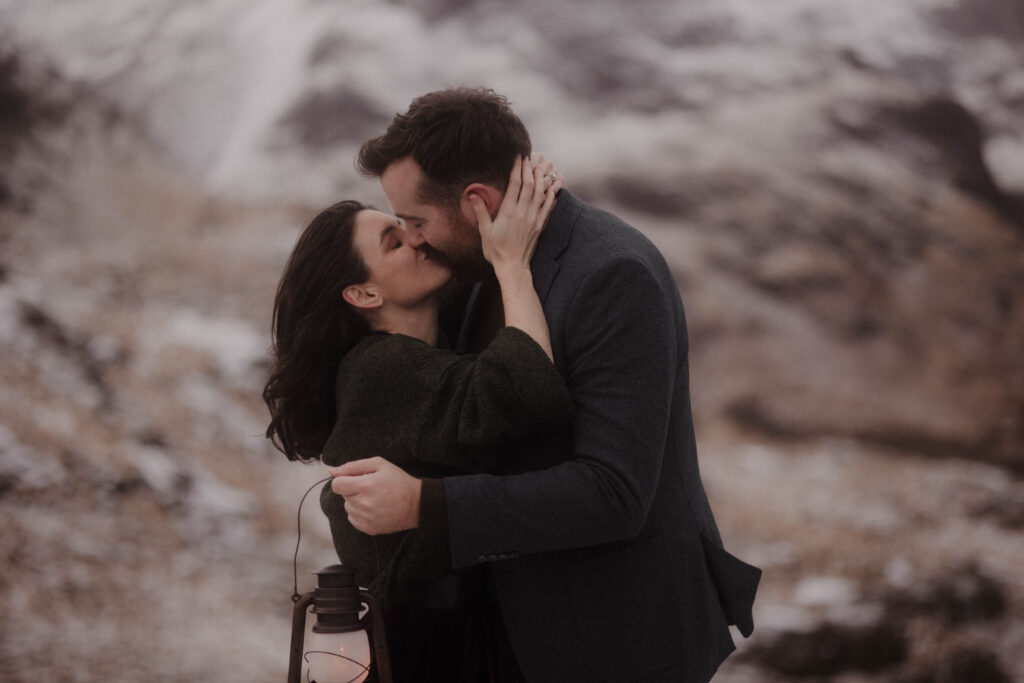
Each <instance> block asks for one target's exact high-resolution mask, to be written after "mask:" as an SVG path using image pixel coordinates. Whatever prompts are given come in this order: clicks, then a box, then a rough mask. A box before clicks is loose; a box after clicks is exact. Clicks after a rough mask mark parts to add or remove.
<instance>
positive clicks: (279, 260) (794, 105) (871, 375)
mask: <svg viewBox="0 0 1024 683" xmlns="http://www.w3.org/2000/svg"><path fill="white" fill-rule="evenodd" d="M1022 45H1024V4H1022V3H1021V2H1020V0H904V1H903V2H898V3H894V2H883V1H881V0H864V1H863V2H857V3H838V2H827V1H825V0H775V1H774V2H758V1H756V0H728V1H721V0H718V1H715V2H712V1H711V0H682V1H680V0H674V1H670V0H649V1H647V2H642V3H635V2H629V1H627V0H603V1H601V2H583V0H566V1H563V2H559V3H549V2H541V1H540V0H505V1H504V2H494V1H482V2H469V1H467V0H390V1H384V0H381V1H371V0H346V1H335V2H331V1H329V0H176V1H172V0H108V1H106V2H102V3H100V2H76V3H71V2H62V1H58V0H33V1H32V2H23V1H21V0H0V510H2V513H3V519H4V532H3V534H2V536H0V551H2V558H3V569H2V570H0V679H2V680H4V681H9V682H11V683H17V682H20V681H110V682H113V681H126V682H129V681H142V680H145V681H151V682H163V681H167V682H176V681H212V680H220V681H273V680H282V679H283V678H284V674H285V670H286V667H287V663H286V662H287V650H288V632H289V620H290V613H291V602H290V600H289V596H290V594H291V591H292V567H291V561H292V552H293V550H294V543H295V540H296V510H297V506H298V502H299V499H300V497H301V496H302V494H303V492H304V491H305V490H306V488H307V487H309V486H310V485H312V484H313V483H314V482H315V481H317V480H318V479H320V478H321V476H322V475H323V474H324V472H323V468H322V467H320V466H316V465H309V466H303V465H301V464H297V463H289V462H287V461H286V460H285V459H284V457H283V456H282V455H280V454H279V453H277V452H276V451H274V450H273V449H272V448H270V447H269V445H268V444H267V443H266V441H265V440H264V439H263V438H262V436H261V434H262V433H263V431H264V429H265V426H266V421H267V415H266V409H265V407H264V406H263V404H262V401H261V400H260V391H261V389H262V385H263V382H264V379H265V375H266V371H267V367H268V358H267V349H268V347H269V344H270V338H269V324H270V321H269V318H270V308H271V303H272V299H273V294H274V288H275V286H276V283H277V278H278V277H279V275H280V272H281V270H282V268H283V266H284V262H285V260H286V258H287V255H288V253H289V251H290V248H291V246H292V244H293V243H294V240H295V238H296V237H297V235H298V232H299V230H300V229H301V228H302V227H303V226H304V225H305V223H306V222H307V221H308V220H309V219H310V218H311V217H312V216H313V215H315V213H316V212H317V210H318V209H319V208H321V207H323V206H325V205H327V204H329V203H331V202H334V201H336V200H338V199H341V198H347V197H355V198H361V199H364V200H368V201H371V202H374V203H377V204H378V205H379V206H382V207H386V206H387V204H386V202H385V200H384V198H383V195H382V194H381V193H380V191H379V189H378V187H377V186H376V184H375V183H372V182H370V181H367V180H364V179H362V178H360V177H359V176H358V174H357V173H356V172H355V171H354V169H353V165H352V161H353V157H354V154H355V151H356V150H357V149H358V146H359V145H360V143H361V142H362V141H363V140H364V139H365V138H367V137H369V136H371V135H374V134H377V133H378V132H380V131H382V130H383V128H384V127H385V126H386V124H387V122H388V121H389V120H390V118H391V117H392V116H393V115H394V114H395V113H396V112H398V111H404V110H405V108H406V107H407V106H408V103H409V101H410V100H411V99H412V98H413V97H415V96H416V95H418V94H421V93H423V92H426V91H429V90H433V89H436V88H439V87H444V86H447V85H487V86H489V87H492V88H494V89H496V90H497V91H498V92H500V93H502V94H505V95H507V96H508V97H509V98H510V99H511V101H512V104H513V107H514V108H515V109H516V111H517V112H518V113H519V114H520V116H521V117H522V118H523V119H524V121H525V123H526V124H527V126H528V127H529V129H530V131H531V133H532V135H533V138H534V146H535V149H536V150H538V151H542V152H544V153H545V154H547V155H548V156H550V157H552V158H554V159H555V160H556V161H557V163H558V165H559V168H560V170H561V171H562V172H564V173H565V175H566V176H567V178H568V183H567V185H568V187H569V188H571V189H572V190H573V192H574V193H576V194H578V195H580V196H581V197H583V198H585V199H587V200H589V201H591V202H592V203H595V204H597V205H599V206H601V207H602V208H606V209H609V210H611V211H613V212H615V213H618V214H619V215H621V216H622V217H624V218H625V219H627V220H629V221H630V222H632V223H633V224H635V225H636V226H637V227H639V228H640V229H641V230H643V231H644V232H645V233H646V234H648V235H649V236H650V237H651V238H652V239H653V240H654V241H655V242H656V243H657V244H658V245H659V246H660V247H661V249H662V250H663V252H664V253H665V255H666V257H667V259H668V260H669V263H670V264H671V265H672V267H673V270H674V272H675V273H676V275H677V277H678V281H679V286H680V289H681V292H682V295H683V300H684V302H685V304H686V306H687V314H688V320H689V326H690V335H691V365H692V369H693V370H692V372H693V384H692V392H693V399H694V405H695V411H696V418H697V428H698V440H699V443H700V447H701V453H702V456H701V463H702V468H703V472H704V477H705V483H706V485H707V487H708V490H709V495H710V497H711V500H712V505H713V506H714V508H715V510H716V513H717V515H718V518H719V522H720V525H721V527H722V531H723V536H724V538H725V540H726V544H727V547H728V548H729V549H730V550H733V551H734V552H736V553H737V554H738V555H740V556H741V557H744V558H745V559H747V560H749V561H751V562H753V563H755V564H758V565H760V566H761V567H763V568H764V570H765V575H764V581H763V583H762V588H761V592H760V594H759V596H758V603H757V605H756V608H755V623H756V624H757V630H756V632H755V634H754V636H753V638H751V639H750V640H747V641H741V642H739V643H738V644H739V646H740V649H739V651H738V653H737V654H736V655H734V656H733V657H732V658H731V659H730V660H729V661H728V662H727V663H726V664H725V665H724V666H723V668H722V670H721V671H720V673H719V675H718V676H717V678H716V681H722V682H724V683H730V682H731V683H741V682H744V683H745V682H750V683H754V682H760V681H782V682H789V681H804V680H813V681H824V680H828V681H843V682H847V683H854V682H861V681H892V682H898V683H933V682H934V683H953V682H960V681H963V682H968V681H969V682H971V683H987V682H995V683H1001V682H1003V681H1024V659H1022V658H1021V656H1020V653H1021V652H1024V617H1022V616H1021V615H1022V614H1024V609H1022V608H1024V573H1022V572H1021V570H1020V567H1021V566H1022V564H1024V543H1022V541H1021V538H1022V536H1021V530H1022V527H1024V484H1022V481H1021V476H1022V474H1024V360H1022V350H1024V50H1022V48H1021V46H1022ZM302 519H303V532H304V540H303V546H302V549H301V551H300V554H299V587H300V590H306V589H308V588H309V587H310V586H311V585H312V577H311V576H310V574H309V572H311V571H312V570H314V569H317V568H319V567H321V566H324V565H327V564H331V563H333V562H334V561H335V557H334V554H333V550H332V548H331V545H330V541H329V535H328V532H327V528H326V523H325V520H324V519H323V518H322V515H321V513H320V512H319V510H318V509H317V504H316V500H315V498H313V500H312V501H311V504H307V507H306V510H305V512H304V513H303V515H302Z"/></svg>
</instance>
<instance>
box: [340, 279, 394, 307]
mask: <svg viewBox="0 0 1024 683" xmlns="http://www.w3.org/2000/svg"><path fill="white" fill-rule="evenodd" d="M341 297H342V298H343V299H344V300H345V301H347V302H348V303H349V304H351V305H352V306H355V307H356V308H362V309H369V308H380V307H381V306H383V305H384V297H382V296H381V295H380V292H378V291H377V288H376V287H374V286H373V285H370V284H366V283H363V284H361V285H349V286H348V287H346V288H345V289H344V290H343V291H342V292H341Z"/></svg>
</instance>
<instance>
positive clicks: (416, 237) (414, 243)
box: [405, 228, 426, 249]
mask: <svg viewBox="0 0 1024 683" xmlns="http://www.w3.org/2000/svg"><path fill="white" fill-rule="evenodd" d="M405 239H406V241H407V242H408V243H409V246H410V247H412V248H413V249H419V248H420V247H422V246H423V244H424V243H425V242H426V240H425V239H423V234H422V233H421V232H420V231H419V230H413V229H411V228H408V229H406V231H405Z"/></svg>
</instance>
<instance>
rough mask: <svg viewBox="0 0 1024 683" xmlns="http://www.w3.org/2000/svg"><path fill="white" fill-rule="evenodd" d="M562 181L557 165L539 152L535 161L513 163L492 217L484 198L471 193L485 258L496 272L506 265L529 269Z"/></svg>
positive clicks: (519, 160) (524, 160)
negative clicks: (503, 193)
mask: <svg viewBox="0 0 1024 683" xmlns="http://www.w3.org/2000/svg"><path fill="white" fill-rule="evenodd" d="M562 182H563V178H562V176H560V175H558V173H556V171H555V168H554V165H553V164H552V163H551V162H550V161H547V160H545V159H544V157H543V156H541V155H537V158H536V159H535V160H534V161H531V160H529V159H523V158H522V157H520V158H517V159H516V161H515V163H514V164H513V166H512V173H511V174H510V175H509V181H508V189H507V190H506V191H505V197H504V199H503V200H502V202H501V206H500V207H499V208H498V214H497V215H496V216H495V217H494V219H493V220H492V219H491V217H490V215H489V214H488V213H487V206H486V204H484V201H483V199H481V198H480V197H479V196H478V195H476V194H471V195H470V197H469V201H470V203H471V204H472V205H473V210H474V211H475V212H476V217H477V221H478V225H479V229H480V242H481V244H482V246H483V252H484V258H486V259H487V261H488V262H489V263H490V264H491V266H493V267H494V269H495V271H500V270H504V269H505V268H507V267H512V268H517V267H518V268H526V269H529V267H530V259H532V258H533V251H534V249H536V247H537V239H538V238H539V237H540V233H541V232H542V231H543V230H544V224H545V223H546V222H547V219H548V216H549V215H550V214H551V209H552V207H553V206H554V204H555V194H556V193H557V192H558V190H559V189H561V187H562Z"/></svg>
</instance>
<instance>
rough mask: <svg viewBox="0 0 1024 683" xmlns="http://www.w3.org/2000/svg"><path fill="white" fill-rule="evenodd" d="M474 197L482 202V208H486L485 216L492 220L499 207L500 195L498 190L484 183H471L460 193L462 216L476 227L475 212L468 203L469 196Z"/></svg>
mask: <svg viewBox="0 0 1024 683" xmlns="http://www.w3.org/2000/svg"><path fill="white" fill-rule="evenodd" d="M474 194H475V195H476V196H478V197H480V199H482V200H483V202H484V206H486V207H487V214H488V215H489V216H490V217H491V218H494V217H495V216H496V215H498V207H500V206H501V200H502V194H501V192H499V191H498V188H496V187H492V186H490V185H485V184H484V183H473V184H472V185H467V186H466V189H465V190H463V191H462V215H463V216H465V217H466V218H468V219H469V220H470V221H472V223H473V224H474V225H476V211H474V210H473V205H472V204H471V203H470V201H469V197H470V195H474Z"/></svg>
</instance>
